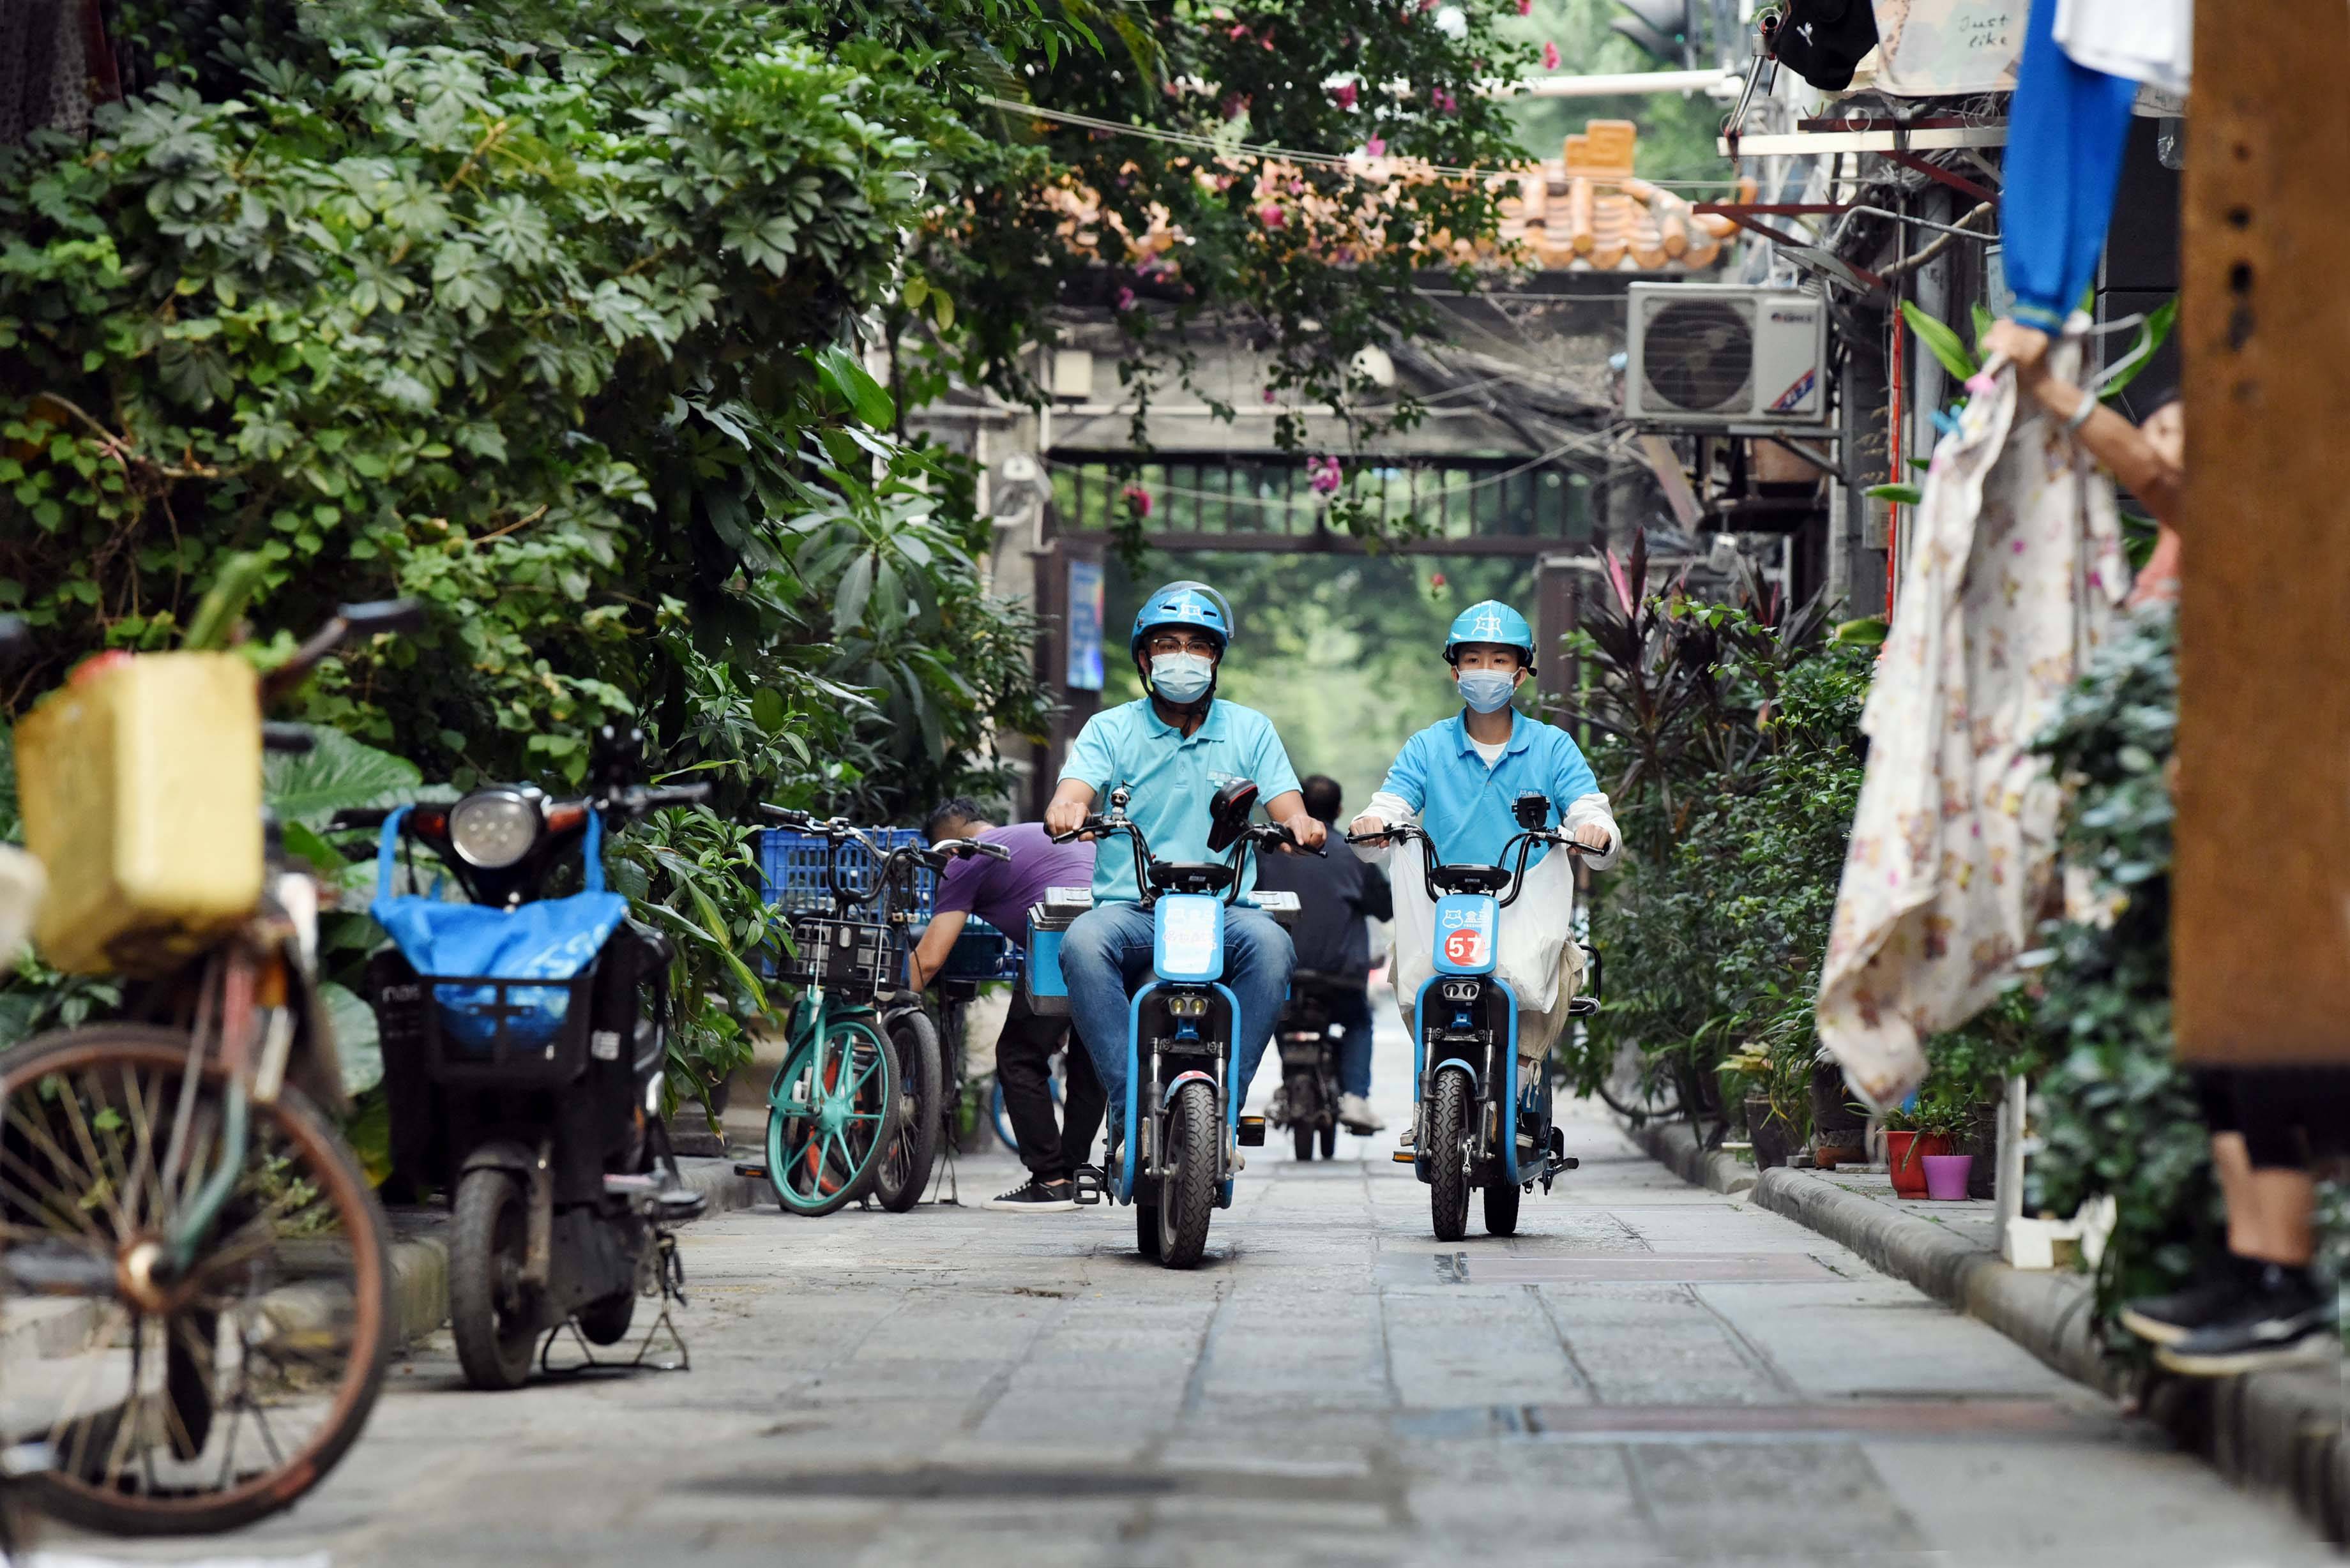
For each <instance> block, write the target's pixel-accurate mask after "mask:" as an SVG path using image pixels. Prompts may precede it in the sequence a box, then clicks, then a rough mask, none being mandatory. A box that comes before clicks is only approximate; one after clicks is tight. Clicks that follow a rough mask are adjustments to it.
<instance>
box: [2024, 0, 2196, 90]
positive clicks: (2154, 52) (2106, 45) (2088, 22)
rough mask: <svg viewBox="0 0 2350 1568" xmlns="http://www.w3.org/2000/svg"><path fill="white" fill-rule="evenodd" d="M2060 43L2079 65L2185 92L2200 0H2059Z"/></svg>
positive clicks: (2057, 32)
mask: <svg viewBox="0 0 2350 1568" xmlns="http://www.w3.org/2000/svg"><path fill="white" fill-rule="evenodd" d="M2054 31H2055V36H2056V47H2058V48H2061V49H2063V50H2064V53H2065V55H2066V57H2069V58H2070V59H2071V60H2072V61H2073V63H2074V65H2077V66H2086V67H2088V68H2089V69H2091V70H2093V71H2103V72H2105V73H2106V75H2107V76H2110V77H2123V78H2127V79H2128V80H2130V81H2134V82H2145V83H2147V84H2148V85H2149V86H2153V87H2158V88H2162V89H2163V90H2164V91H2166V92H2172V93H2178V94H2181V95H2184V94H2185V93H2186V91H2187V78H2188V74H2189V65H2190V63H2191V62H2192V60H2193V58H2194V47H2195V0H2056V21H2055V26H2054Z"/></svg>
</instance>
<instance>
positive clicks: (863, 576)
mask: <svg viewBox="0 0 2350 1568" xmlns="http://www.w3.org/2000/svg"><path fill="white" fill-rule="evenodd" d="M872 592H873V554H872V552H871V551H869V550H868V551H864V552H862V553H860V554H859V555H858V557H857V558H856V559H855V560H853V561H851V562H849V563H848V570H847V572H845V573H843V574H842V575H841V578H840V587H839V588H838V590H837V592H836V593H835V595H834V597H833V601H832V635H833V636H835V637H846V636H847V635H848V634H849V633H850V632H851V631H853V630H855V629H856V628H857V626H858V623H859V622H860V621H862V620H863V619H864V618H865V601H866V599H867V598H868V597H870V596H871V594H872Z"/></svg>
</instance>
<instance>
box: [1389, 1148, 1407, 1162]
mask: <svg viewBox="0 0 2350 1568" xmlns="http://www.w3.org/2000/svg"><path fill="white" fill-rule="evenodd" d="M1388 1159H1389V1160H1391V1161H1392V1162H1394V1163H1395V1164H1397V1165H1409V1164H1410V1163H1411V1150H1409V1149H1408V1148H1399V1149H1398V1150H1396V1151H1395V1152H1394V1153H1393V1154H1391V1155H1389V1156H1388Z"/></svg>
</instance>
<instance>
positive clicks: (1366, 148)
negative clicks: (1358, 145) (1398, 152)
mask: <svg viewBox="0 0 2350 1568" xmlns="http://www.w3.org/2000/svg"><path fill="white" fill-rule="evenodd" d="M1363 155H1364V156H1365V157H1367V158H1385V157H1386V156H1387V155H1388V144H1387V139H1386V138H1385V137H1380V136H1374V137H1372V138H1371V139H1370V140H1368V141H1366V142H1364V143H1363Z"/></svg>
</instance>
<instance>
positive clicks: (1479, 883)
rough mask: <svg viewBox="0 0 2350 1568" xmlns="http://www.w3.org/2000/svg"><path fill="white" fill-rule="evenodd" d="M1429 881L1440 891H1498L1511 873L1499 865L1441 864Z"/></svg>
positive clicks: (1506, 883)
mask: <svg viewBox="0 0 2350 1568" xmlns="http://www.w3.org/2000/svg"><path fill="white" fill-rule="evenodd" d="M1429 881H1430V886H1432V887H1433V888H1435V889H1436V890H1437V891H1438V892H1440V893H1498V892H1500V891H1501V890H1502V889H1503V888H1506V887H1508V886H1509V885H1510V874H1509V873H1508V872H1507V871H1504V870H1503V869H1502V868H1501V867H1499V866H1440V867H1437V868H1436V872H1435V874H1434V875H1433V876H1432V877H1430V878H1429Z"/></svg>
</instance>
